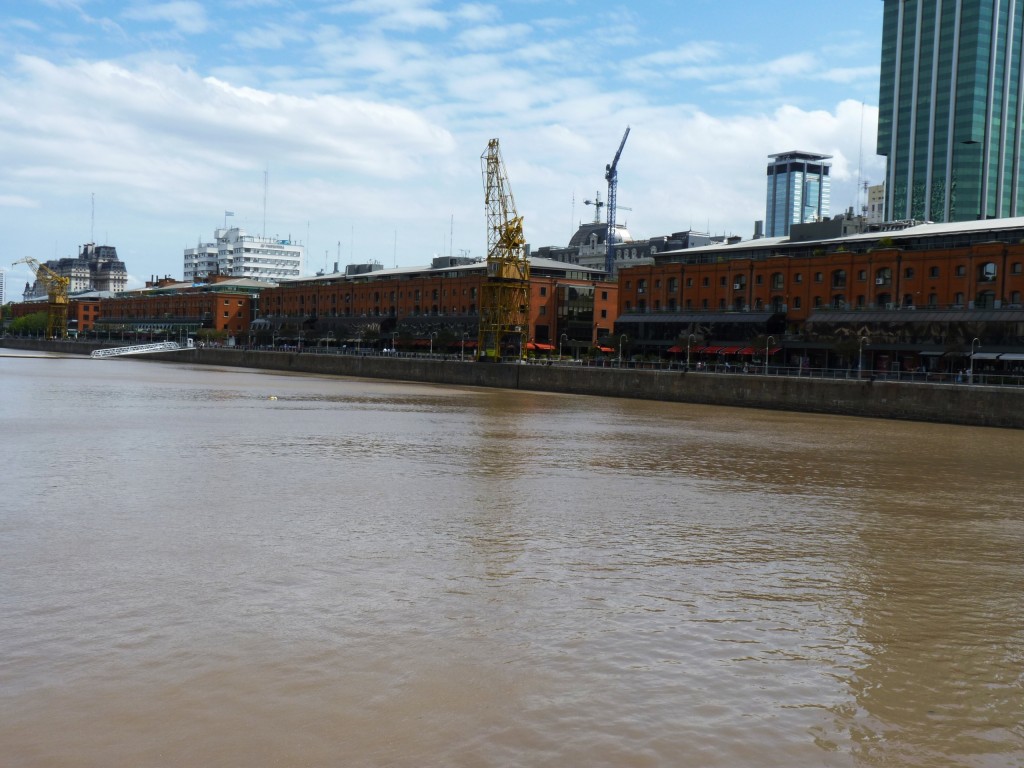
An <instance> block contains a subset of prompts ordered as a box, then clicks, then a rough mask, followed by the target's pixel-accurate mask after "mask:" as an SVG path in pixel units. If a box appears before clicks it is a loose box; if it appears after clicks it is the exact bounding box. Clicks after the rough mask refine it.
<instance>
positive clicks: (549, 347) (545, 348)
mask: <svg viewBox="0 0 1024 768" xmlns="http://www.w3.org/2000/svg"><path fill="white" fill-rule="evenodd" d="M526 348H527V349H535V350H537V351H539V352H553V351H554V349H555V345H554V344H542V343H541V342H539V341H529V342H527V343H526Z"/></svg>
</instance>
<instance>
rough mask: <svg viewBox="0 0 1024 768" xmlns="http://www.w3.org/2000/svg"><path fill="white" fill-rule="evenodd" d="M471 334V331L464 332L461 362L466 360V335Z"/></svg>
mask: <svg viewBox="0 0 1024 768" xmlns="http://www.w3.org/2000/svg"><path fill="white" fill-rule="evenodd" d="M467 336H469V331H463V332H462V353H461V354H460V355H459V362H460V363H464V362H466V337H467Z"/></svg>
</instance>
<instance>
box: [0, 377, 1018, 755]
mask: <svg viewBox="0 0 1024 768" xmlns="http://www.w3.org/2000/svg"><path fill="white" fill-rule="evenodd" d="M0 382H2V384H3V390H2V391H3V394H4V397H3V398H0V428H2V434H3V435H4V436H5V446H6V447H8V449H9V450H8V456H9V460H8V462H7V465H6V467H5V470H4V474H3V489H2V491H0V494H2V495H0V500H2V504H0V584H3V588H2V589H0V621H2V626H3V627H4V631H3V632H2V633H0V744H2V745H3V746H4V753H5V757H4V761H3V764H4V765H13V766H48V767H49V766H80V765H103V766H112V767H114V768H117V767H118V766H146V765H180V766H192V765H277V764H280V765H304V766H335V765H357V766H358V765H366V766H377V765H395V766H420V765H465V766H480V765H495V766H507V765H524V766H555V765H557V766H565V765H586V766H591V765H607V766H661V765H702V766H737V765H758V766H798V765H799V766H803V765H829V766H1009V765H1019V764H1022V763H1024V730H1022V726H1021V724H1020V723H1021V720H1022V718H1021V712H1022V711H1024V706H1022V704H1024V700H1022V687H1024V686H1022V682H1024V681H1022V677H1021V672H1020V670H1021V669H1022V668H1024V666H1022V662H1024V658H1022V656H1024V606H1022V602H1021V600H1020V599H1019V596H1020V594H1021V592H1022V588H1024V569H1022V568H1021V565H1022V563H1021V552H1022V551H1024V548H1022V545H1024V513H1022V512H1021V510H1020V505H1019V502H1018V496H1017V495H1018V487H1019V482H1018V478H1019V474H1020V459H1019V457H1020V455H1021V448H1022V443H1024V435H1021V434H1020V433H1016V432H1010V431H1001V430H983V429H970V428H963V427H944V426H936V425H927V424H902V423H892V422H882V421H871V420H855V419H844V418H836V417H821V416H809V415H808V416H802V415H795V414H787V413H772V412H762V411H754V410H732V409H721V408H720V409H715V408H704V407H697V406H685V405H674V404H664V403H651V402H633V401H623V400H609V399H601V398H583V397H563V396H558V395H551V394H530V393H522V392H509V391H495V390H470V389H453V388H441V387H425V386H418V385H407V384H397V383H386V382H374V381H360V380H354V379H343V378H314V377H301V376H283V375H276V374H266V373H261V372H256V371H239V370H219V369H202V368H189V367H186V366H174V365H167V364H160V363H152V362H148V363H147V362H138V361H129V360H105V361H92V360H80V359H60V358H53V359H30V358H16V357H12V358H0ZM271 398H276V399H271Z"/></svg>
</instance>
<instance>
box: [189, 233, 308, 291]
mask: <svg viewBox="0 0 1024 768" xmlns="http://www.w3.org/2000/svg"><path fill="white" fill-rule="evenodd" d="M213 236H214V242H212V243H199V244H198V245H196V247H195V248H186V249H185V262H184V279H185V280H186V281H190V280H191V281H193V282H198V281H201V280H205V279H207V278H209V277H210V276H212V275H224V276H228V277H235V278H239V277H244V278H249V279H250V280H259V281H261V282H265V283H276V282H278V281H280V280H289V279H292V278H296V277H299V276H301V275H302V265H303V262H304V261H305V256H306V247H305V246H304V245H300V244H297V243H294V242H292V241H291V240H289V239H281V238H277V237H259V236H257V235H250V234H247V233H246V231H245V230H244V229H241V228H239V227H232V228H231V229H227V228H221V229H217V230H215V231H214V233H213Z"/></svg>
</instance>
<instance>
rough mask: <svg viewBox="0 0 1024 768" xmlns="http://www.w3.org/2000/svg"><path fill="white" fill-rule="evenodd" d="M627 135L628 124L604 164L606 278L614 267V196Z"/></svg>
mask: <svg viewBox="0 0 1024 768" xmlns="http://www.w3.org/2000/svg"><path fill="white" fill-rule="evenodd" d="M628 137H629V126H628V125H627V126H626V132H625V133H624V134H622V141H621V142H619V151H618V152H616V153H615V159H614V160H612V161H611V162H610V163H609V164H608V165H606V166H605V170H604V178H605V181H607V182H608V236H607V238H606V241H607V244H608V255H607V256H606V257H605V262H604V268H605V271H606V272H607V273H608V279H609V280H610V279H611V277H612V270H614V269H615V198H616V195H617V193H618V189H619V157H621V156H622V148H623V147H625V146H626V139H627V138H628Z"/></svg>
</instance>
